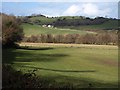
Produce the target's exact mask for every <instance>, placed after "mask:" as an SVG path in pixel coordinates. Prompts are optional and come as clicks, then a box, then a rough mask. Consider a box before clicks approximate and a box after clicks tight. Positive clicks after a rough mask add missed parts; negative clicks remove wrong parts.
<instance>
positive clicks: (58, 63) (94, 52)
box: [3, 43, 118, 87]
mask: <svg viewBox="0 0 120 90" xmlns="http://www.w3.org/2000/svg"><path fill="white" fill-rule="evenodd" d="M20 45H21V46H22V47H23V46H29V47H28V48H25V47H24V48H21V49H4V50H3V63H7V64H10V63H12V65H13V67H14V68H15V69H16V70H22V71H23V72H26V71H28V70H33V69H36V70H37V71H36V72H35V73H36V74H37V75H38V76H40V77H41V78H46V79H48V80H49V81H51V84H52V83H53V82H52V81H53V80H54V81H56V82H57V83H59V84H64V83H70V84H71V85H73V86H74V87H88V85H89V84H92V86H93V87H117V84H118V48H117V46H106V45H101V46H99V45H97V46H96V45H93V46H92V45H75V44H35V43H34V44H33V43H31V44H28V43H22V44H20Z"/></svg>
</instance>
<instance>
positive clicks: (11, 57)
mask: <svg viewBox="0 0 120 90" xmlns="http://www.w3.org/2000/svg"><path fill="white" fill-rule="evenodd" d="M50 49H51V50H53V48H35V49H34V48H32V49H31V48H28V49H24V50H25V51H24V50H23V49H3V52H2V53H3V54H2V57H3V63H9V64H11V63H14V62H51V61H57V60H60V58H63V57H66V56H69V55H67V54H61V53H52V54H48V53H46V54H44V53H42V50H50ZM22 50H23V51H22ZM31 50H32V51H31ZM36 50H37V51H40V52H37V53H36Z"/></svg>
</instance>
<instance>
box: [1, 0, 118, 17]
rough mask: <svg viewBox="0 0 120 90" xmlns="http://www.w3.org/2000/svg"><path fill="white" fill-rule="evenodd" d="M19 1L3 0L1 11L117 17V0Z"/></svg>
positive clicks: (20, 14) (47, 14) (16, 13)
mask: <svg viewBox="0 0 120 90" xmlns="http://www.w3.org/2000/svg"><path fill="white" fill-rule="evenodd" d="M7 1H9V2H7ZM13 1H16V2H13ZM20 1H22V0H4V2H2V12H3V13H7V14H14V15H19V16H25V15H31V14H33V13H36V14H43V15H46V16H88V17H96V16H107V17H112V18H118V2H117V0H114V2H113V1H112V0H110V1H111V2H99V1H98V2H77V1H76V2H75V0H74V2H72V0H70V1H71V2H67V0H64V1H66V2H61V1H59V0H56V2H42V0H35V1H40V2H27V1H26V2H20ZM24 1H25V0H24ZM31 1H33V0H31ZM84 1H85V0H84ZM87 1H89V0H87ZM92 1H95V0H92ZM96 1H97V0H96ZM106 1H108V0H106Z"/></svg>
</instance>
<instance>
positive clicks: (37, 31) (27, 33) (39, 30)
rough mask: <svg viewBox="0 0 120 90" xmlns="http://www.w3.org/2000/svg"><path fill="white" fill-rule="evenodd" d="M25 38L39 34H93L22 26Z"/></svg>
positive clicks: (38, 26)
mask: <svg viewBox="0 0 120 90" xmlns="http://www.w3.org/2000/svg"><path fill="white" fill-rule="evenodd" d="M22 27H23V30H24V33H25V36H31V35H39V34H53V35H54V34H81V35H83V34H87V33H95V32H92V31H80V30H76V29H61V28H47V27H42V26H40V25H30V24H22Z"/></svg>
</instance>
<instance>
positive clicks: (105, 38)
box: [23, 33, 118, 45]
mask: <svg viewBox="0 0 120 90" xmlns="http://www.w3.org/2000/svg"><path fill="white" fill-rule="evenodd" d="M23 42H33V43H65V44H97V45H111V44H112V45H117V44H118V36H117V34H115V33H103V34H85V35H79V34H66V35H51V34H41V35H32V36H31V37H24V39H23Z"/></svg>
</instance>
